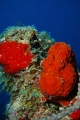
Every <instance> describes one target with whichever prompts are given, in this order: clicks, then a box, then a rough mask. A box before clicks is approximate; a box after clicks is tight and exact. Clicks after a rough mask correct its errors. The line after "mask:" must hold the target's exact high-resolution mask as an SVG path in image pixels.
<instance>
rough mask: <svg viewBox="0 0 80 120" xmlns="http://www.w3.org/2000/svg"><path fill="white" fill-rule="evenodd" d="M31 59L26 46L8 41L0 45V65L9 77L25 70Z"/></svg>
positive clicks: (31, 56)
mask: <svg viewBox="0 0 80 120" xmlns="http://www.w3.org/2000/svg"><path fill="white" fill-rule="evenodd" d="M33 57H34V56H33V55H32V54H31V53H30V50H29V45H27V44H22V43H16V42H15V41H9V40H7V41H5V42H2V43H1V44H0V65H1V66H2V67H3V69H4V70H5V71H6V72H7V73H8V74H10V75H12V74H16V73H18V72H19V71H20V70H22V69H24V68H26V67H27V66H28V65H29V64H30V62H31V61H32V58H33Z"/></svg>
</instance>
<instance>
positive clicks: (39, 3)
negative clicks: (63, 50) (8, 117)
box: [0, 0, 80, 120]
mask: <svg viewBox="0 0 80 120" xmlns="http://www.w3.org/2000/svg"><path fill="white" fill-rule="evenodd" d="M18 23H21V25H22V26H24V25H26V26H27V25H34V26H35V27H36V28H37V29H38V30H39V31H43V30H45V31H47V32H50V34H51V37H52V38H54V39H55V40H56V41H57V42H66V43H67V44H70V46H71V47H72V49H73V51H74V53H75V57H76V60H77V65H78V66H80V0H0V33H2V32H3V31H4V30H5V29H6V28H7V27H8V26H16V25H17V24H18ZM8 102H9V96H8V95H7V94H6V92H5V91H4V92H3V93H0V120H4V119H5V118H4V116H3V114H2V113H3V112H4V111H5V107H6V104H7V103H8Z"/></svg>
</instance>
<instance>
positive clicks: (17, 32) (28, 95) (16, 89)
mask: <svg viewBox="0 0 80 120" xmlns="http://www.w3.org/2000/svg"><path fill="white" fill-rule="evenodd" d="M54 43H55V41H54V39H52V38H51V37H50V34H48V33H47V32H45V31H42V32H38V31H37V29H36V28H35V27H34V26H24V27H18V26H16V27H15V26H14V27H9V28H7V29H6V30H5V31H4V32H3V33H2V34H0V49H1V51H0V64H1V68H0V84H2V89H6V90H7V92H8V93H9V94H11V99H10V102H9V104H7V107H6V120H8V119H9V120H17V119H18V120H33V119H42V120H46V119H49V120H51V119H54V120H58V119H61V118H62V119H64V117H66V115H69V114H70V113H71V112H73V111H76V110H77V109H79V108H80V103H79V97H78V96H80V90H79V88H80V87H79V86H80V85H79V83H78V82H75V85H76V87H75V88H74V86H75V85H72V86H73V88H74V91H75V92H74V94H70V100H71V101H72V100H73V99H74V98H77V99H78V100H77V101H76V102H75V103H74V104H73V105H71V104H70V105H69V106H67V107H64V106H61V105H60V104H59V103H55V101H50V100H49V99H48V100H47V101H45V102H44V101H43V100H42V93H41V91H40V87H39V80H40V75H41V71H42V69H43V66H42V63H43V64H44V61H45V60H44V59H46V58H47V55H48V50H49V49H52V47H53V45H54ZM2 45H3V46H2ZM51 46H52V47H51ZM50 47H51V48H50ZM49 52H50V50H49ZM54 53H55V55H57V53H56V49H55V50H54ZM63 56H64V55H63ZM73 56H74V55H73ZM61 59H62V58H61ZM43 60H44V61H43ZM49 60H50V61H51V60H52V57H49ZM66 60H67V59H66ZM15 61H16V62H15ZM26 61H27V63H25V62H26ZM50 61H48V63H49V64H50ZM45 62H46V61H45ZM55 62H56V61H55ZM55 62H54V63H55ZM71 62H72V61H71ZM18 63H19V64H18ZM54 63H53V64H54ZM59 63H60V61H57V63H56V65H57V66H58V68H60V70H61V68H64V64H59ZM62 63H63V61H62ZM74 63H75V64H74ZM46 65H47V64H45V67H47V66H46ZM59 65H61V66H59ZM72 65H73V66H74V68H75V69H76V62H75V60H74V61H73V63H72ZM57 66H55V67H57ZM9 67H10V69H9ZM11 71H12V72H11ZM75 71H76V70H75ZM74 74H75V72H74ZM77 77H78V76H77V71H76V75H74V78H77ZM66 79H67V78H66ZM73 81H74V80H73ZM77 81H78V80H77ZM77 84H78V86H77ZM73 88H72V89H71V90H70V92H71V91H72V90H73ZM77 91H78V92H77ZM67 95H68V93H67ZM43 99H44V98H43ZM69 102H70V101H69ZM62 110H63V111H64V110H65V112H63V111H62ZM14 118H15V119H14ZM67 118H68V119H69V117H68V116H67Z"/></svg>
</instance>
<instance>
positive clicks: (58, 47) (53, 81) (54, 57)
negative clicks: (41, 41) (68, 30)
mask: <svg viewBox="0 0 80 120" xmlns="http://www.w3.org/2000/svg"><path fill="white" fill-rule="evenodd" d="M42 67H43V70H42V72H41V77H40V79H39V87H40V92H41V93H42V95H43V98H42V100H43V101H46V100H51V101H54V102H58V103H60V104H62V105H64V106H67V105H69V103H70V101H68V100H67V96H68V95H69V94H70V92H71V91H72V90H73V89H74V88H75V86H76V85H77V84H78V73H77V66H76V59H75V55H74V52H73V51H72V49H71V47H70V46H68V45H67V44H66V43H64V42H60V43H59V42H56V43H55V44H54V45H53V46H52V47H50V49H49V51H48V56H47V58H46V59H44V60H43V64H42Z"/></svg>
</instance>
